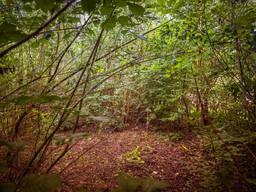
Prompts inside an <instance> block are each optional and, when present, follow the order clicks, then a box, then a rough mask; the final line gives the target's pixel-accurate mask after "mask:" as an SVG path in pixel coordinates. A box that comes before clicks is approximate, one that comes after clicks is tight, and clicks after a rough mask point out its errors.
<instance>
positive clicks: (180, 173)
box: [53, 129, 206, 192]
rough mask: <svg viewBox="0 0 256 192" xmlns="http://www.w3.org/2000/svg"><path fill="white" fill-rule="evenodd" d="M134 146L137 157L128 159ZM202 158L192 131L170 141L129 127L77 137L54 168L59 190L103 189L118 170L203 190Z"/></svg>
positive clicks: (176, 188)
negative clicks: (59, 185)
mask: <svg viewBox="0 0 256 192" xmlns="http://www.w3.org/2000/svg"><path fill="white" fill-rule="evenodd" d="M136 148H137V149H138V151H139V155H137V156H139V157H138V159H139V160H138V159H137V160H136V158H135V160H132V159H130V158H129V156H128V154H129V153H130V154H131V152H132V151H134V150H135V149H136ZM53 150H56V152H57V151H60V150H59V148H54V149H53ZM205 158H206V157H205V155H204V151H203V147H202V145H201V143H200V141H199V140H198V139H197V138H196V137H195V136H193V135H192V134H189V135H188V136H184V138H182V139H181V140H179V141H170V140H168V139H166V138H163V137H161V136H160V135H159V134H158V133H156V132H152V131H147V130H134V129H130V130H125V131H122V132H113V133H97V134H96V133H94V134H91V135H90V136H88V137H87V138H86V139H85V138H84V139H79V140H77V141H76V142H75V143H74V145H73V147H72V149H71V150H70V151H69V152H68V154H67V155H66V156H65V157H64V158H63V159H61V161H60V162H59V163H58V164H57V166H56V167H55V169H54V171H55V172H56V173H61V174H60V175H61V178H62V181H63V190H62V191H78V190H79V189H81V188H83V187H86V189H89V190H90V191H91V190H92V189H93V191H95V190H103V191H107V189H110V188H113V187H115V186H116V185H117V183H116V177H117V175H118V173H119V172H120V171H123V172H126V173H129V174H131V175H132V176H138V177H146V176H151V177H153V178H155V179H157V180H164V181H167V182H168V183H169V185H170V187H169V188H168V189H167V191H172V192H174V191H177V192H178V191H179V192H182V191H187V192H188V191H204V188H203V187H202V185H201V178H202V177H201V172H200V170H202V169H203V165H204V163H205V162H206V161H205ZM70 162H73V163H71V164H70Z"/></svg>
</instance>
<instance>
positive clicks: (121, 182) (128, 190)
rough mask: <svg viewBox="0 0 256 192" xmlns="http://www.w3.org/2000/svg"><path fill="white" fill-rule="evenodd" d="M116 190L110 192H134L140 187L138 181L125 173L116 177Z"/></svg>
mask: <svg viewBox="0 0 256 192" xmlns="http://www.w3.org/2000/svg"><path fill="white" fill-rule="evenodd" d="M117 182H118V188H116V189H113V190H111V191H112V192H135V191H136V190H137V189H138V188H139V187H140V181H139V180H138V179H136V178H133V177H131V176H129V175H128V174H126V173H123V172H122V173H120V174H119V175H118V177H117Z"/></svg>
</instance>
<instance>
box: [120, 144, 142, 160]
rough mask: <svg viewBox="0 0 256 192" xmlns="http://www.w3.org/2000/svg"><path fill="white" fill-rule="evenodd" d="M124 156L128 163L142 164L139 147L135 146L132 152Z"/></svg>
mask: <svg viewBox="0 0 256 192" xmlns="http://www.w3.org/2000/svg"><path fill="white" fill-rule="evenodd" d="M124 156H125V158H126V160H127V161H128V162H130V163H144V161H143V159H142V158H141V146H137V147H136V148H135V149H134V150H132V151H130V152H127V153H126V154H125V155H124Z"/></svg>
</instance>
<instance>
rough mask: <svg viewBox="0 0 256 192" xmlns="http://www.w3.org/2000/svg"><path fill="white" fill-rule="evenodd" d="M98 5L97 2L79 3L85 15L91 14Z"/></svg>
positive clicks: (83, 0)
mask: <svg viewBox="0 0 256 192" xmlns="http://www.w3.org/2000/svg"><path fill="white" fill-rule="evenodd" d="M99 3H100V1H99V0H82V1H81V5H82V9H83V10H84V11H86V12H87V13H91V12H93V11H94V10H95V9H96V8H97V5H98V4H99Z"/></svg>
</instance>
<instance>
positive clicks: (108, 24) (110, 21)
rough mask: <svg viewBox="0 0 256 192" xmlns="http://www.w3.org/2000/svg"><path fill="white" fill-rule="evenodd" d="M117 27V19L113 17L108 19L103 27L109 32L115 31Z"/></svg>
mask: <svg viewBox="0 0 256 192" xmlns="http://www.w3.org/2000/svg"><path fill="white" fill-rule="evenodd" d="M115 26H116V18H115V17H111V18H108V19H106V20H105V21H104V22H103V23H102V24H101V27H102V28H103V29H105V30H107V31H109V30H111V29H113V28H114V27H115Z"/></svg>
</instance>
